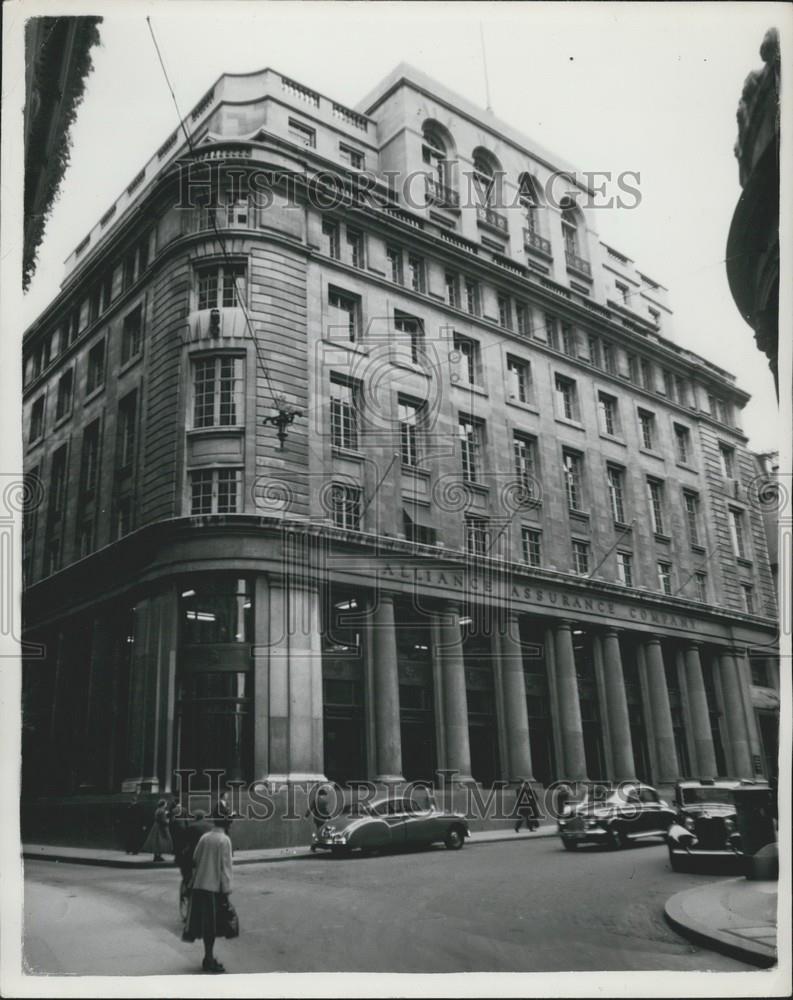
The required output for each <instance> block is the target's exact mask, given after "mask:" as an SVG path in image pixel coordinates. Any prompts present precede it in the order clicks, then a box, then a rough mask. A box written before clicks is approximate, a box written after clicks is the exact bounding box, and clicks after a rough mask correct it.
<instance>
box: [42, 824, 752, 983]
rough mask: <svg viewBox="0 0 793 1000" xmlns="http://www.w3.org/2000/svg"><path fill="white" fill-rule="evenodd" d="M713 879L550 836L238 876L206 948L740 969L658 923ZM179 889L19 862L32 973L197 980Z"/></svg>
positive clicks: (372, 966) (241, 960)
mask: <svg viewBox="0 0 793 1000" xmlns="http://www.w3.org/2000/svg"><path fill="white" fill-rule="evenodd" d="M716 877H718V876H716ZM713 878H714V876H698V875H690V874H674V873H672V872H671V871H670V870H669V868H668V862H667V856H666V850H665V848H664V847H663V845H660V844H658V845H656V844H647V845H643V846H639V847H633V848H630V849H628V850H625V851H622V852H609V851H601V850H597V849H595V850H591V851H590V850H581V851H578V852H577V853H576V854H568V853H565V852H564V851H563V850H562V848H561V845H560V843H559V841H558V840H557V839H556V838H555V837H549V838H544V839H540V840H536V841H533V842H526V841H525V840H524V841H521V842H515V843H510V842H503V841H502V842H497V843H492V844H487V845H477V846H472V845H468V846H467V847H466V848H465V849H463V850H462V851H460V852H451V851H446V850H444V849H442V848H441V849H434V850H430V851H422V852H419V853H411V854H393V855H381V856H374V857H367V858H355V857H353V858H348V859H341V860H338V859H335V858H330V857H312V858H310V859H305V860H296V861H289V862H282V863H275V864H254V865H245V866H240V867H238V868H237V869H236V870H235V880H236V881H235V891H234V902H235V905H236V907H237V909H238V911H239V914H240V919H241V923H242V935H241V937H240V938H239V939H238V940H235V941H228V942H227V941H221V942H219V945H218V949H217V951H218V955H219V957H220V958H221V960H222V961H224V962H225V964H226V967H227V969H228V971H229V972H275V971H282V972H315V971H323V970H327V971H350V972H354V971H355V972H357V971H360V972H425V973H428V972H468V971H501V972H550V971H558V970H575V971H586V970H623V969H632V970H647V969H657V970H717V971H742V970H746V971H748V970H749V969H750V966H748V965H744V964H743V963H741V962H738V961H734V960H732V959H729V958H726V957H723V956H721V955H718V954H716V953H715V952H711V951H707V950H704V949H702V948H697V947H695V946H693V945H692V944H690V943H689V942H687V941H685V940H683V939H682V938H680V937H678V936H677V935H676V934H675V933H674V932H673V931H672V930H670V928H669V927H668V926H667V925H666V924H665V922H664V917H663V905H664V902H665V901H666V899H667V898H668V897H669V896H670V895H672V894H673V893H675V892H678V891H680V890H682V889H685V888H689V887H693V886H695V885H699V884H702V883H704V882H707V881H712V879H713ZM177 886H178V874H177V872H176V870H175V869H169V870H142V871H135V872H124V871H119V870H114V869H107V868H92V867H84V866H76V865H66V864H54V863H48V862H27V863H26V924H27V938H26V958H27V961H28V964H29V967H30V969H31V971H32V972H48V973H77V974H92V973H94V974H108V973H111V974H115V975H123V974H126V975H146V974H154V973H160V974H163V973H166V974H167V973H171V974H176V973H179V974H184V973H190V972H193V971H196V970H197V969H198V966H199V964H200V959H201V954H202V952H201V945H200V944H199V943H196V944H192V945H188V944H184V943H182V941H181V940H180V937H179V933H180V927H179V925H178V918H177V912H176V906H177Z"/></svg>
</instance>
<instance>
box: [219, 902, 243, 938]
mask: <svg viewBox="0 0 793 1000" xmlns="http://www.w3.org/2000/svg"><path fill="white" fill-rule="evenodd" d="M239 933H240V918H239V917H238V916H237V911H236V910H235V909H234V907H233V906H232V903H231V900H230V899H229V897H228V896H227V895H226V894H225V893H220V898H219V899H218V911H217V934H218V937H224V938H235V937H239Z"/></svg>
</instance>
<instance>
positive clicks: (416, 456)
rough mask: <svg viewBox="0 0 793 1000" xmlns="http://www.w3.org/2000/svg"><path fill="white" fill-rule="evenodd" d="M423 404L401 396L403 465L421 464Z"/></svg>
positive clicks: (400, 428) (400, 436)
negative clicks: (420, 446) (420, 447)
mask: <svg viewBox="0 0 793 1000" xmlns="http://www.w3.org/2000/svg"><path fill="white" fill-rule="evenodd" d="M423 405H424V404H423V403H419V402H417V401H415V400H412V399H408V398H406V397H404V396H399V398H398V407H399V448H400V454H401V456H402V464H403V465H407V466H411V467H416V466H418V465H419V464H420V457H421V454H420V449H419V445H420V428H421V418H422V410H423Z"/></svg>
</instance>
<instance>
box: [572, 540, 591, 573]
mask: <svg viewBox="0 0 793 1000" xmlns="http://www.w3.org/2000/svg"><path fill="white" fill-rule="evenodd" d="M573 572H575V573H578V575H579V576H588V575H589V542H580V541H578V540H576V539H574V540H573Z"/></svg>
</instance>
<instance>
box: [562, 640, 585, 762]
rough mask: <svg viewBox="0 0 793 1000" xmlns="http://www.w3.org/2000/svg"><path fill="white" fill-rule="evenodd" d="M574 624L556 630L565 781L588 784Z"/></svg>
mask: <svg viewBox="0 0 793 1000" xmlns="http://www.w3.org/2000/svg"><path fill="white" fill-rule="evenodd" d="M571 629H572V624H571V623H570V622H568V621H562V622H559V623H558V624H556V625H555V626H554V652H555V654H556V655H555V660H556V684H557V688H558V692H559V727H560V729H561V736H562V755H563V757H564V772H563V774H562V777H563V778H566V779H569V780H570V781H586V780H587V774H586V753H585V751H584V729H583V726H582V725H581V705H580V702H579V700H578V678H577V676H576V670H575V654H574V653H573V637H572V634H571Z"/></svg>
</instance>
